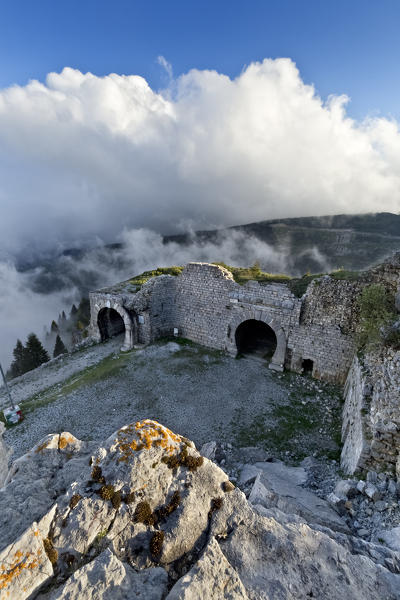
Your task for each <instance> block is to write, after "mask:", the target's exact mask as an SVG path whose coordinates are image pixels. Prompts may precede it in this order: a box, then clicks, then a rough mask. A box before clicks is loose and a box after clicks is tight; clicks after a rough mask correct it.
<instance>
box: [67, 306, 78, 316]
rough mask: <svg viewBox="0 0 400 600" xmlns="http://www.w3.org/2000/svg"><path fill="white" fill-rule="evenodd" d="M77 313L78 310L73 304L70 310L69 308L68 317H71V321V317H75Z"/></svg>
mask: <svg viewBox="0 0 400 600" xmlns="http://www.w3.org/2000/svg"><path fill="white" fill-rule="evenodd" d="M77 312H78V309H77V308H76V306H75V304H73V305H72V308H71V312H70V313H69V316H70V317H71V319H72V318H73V317H75V315H76V313H77Z"/></svg>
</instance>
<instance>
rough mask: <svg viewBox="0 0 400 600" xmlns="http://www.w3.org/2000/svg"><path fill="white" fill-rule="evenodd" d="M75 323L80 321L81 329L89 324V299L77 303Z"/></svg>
mask: <svg viewBox="0 0 400 600" xmlns="http://www.w3.org/2000/svg"><path fill="white" fill-rule="evenodd" d="M76 319H77V321H80V322H81V323H82V325H83V327H86V326H87V325H89V322H90V302H89V298H82V299H81V301H80V302H79V306H78V311H77V314H76Z"/></svg>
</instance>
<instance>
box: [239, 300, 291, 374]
mask: <svg viewBox="0 0 400 600" xmlns="http://www.w3.org/2000/svg"><path fill="white" fill-rule="evenodd" d="M250 320H255V321H261V322H263V323H265V324H266V325H268V326H269V327H270V328H271V329H272V331H273V332H274V334H275V336H276V350H275V352H274V354H273V356H272V358H271V362H270V363H269V368H270V369H273V370H274V371H283V367H284V363H285V356H286V348H287V336H286V334H285V332H284V330H283V329H282V326H281V324H280V322H279V321H278V320H277V319H274V318H271V315H268V314H265V313H264V312H263V311H257V310H244V311H241V312H240V314H238V315H236V316H235V317H234V318H233V319H232V320H231V322H230V323H229V326H228V331H229V334H230V335H229V336H228V343H227V349H228V350H229V351H230V352H231V353H232V354H233V353H235V352H236V351H237V346H236V340H235V333H236V331H237V329H238V327H239V326H240V325H241V324H242V323H243V322H245V321H250Z"/></svg>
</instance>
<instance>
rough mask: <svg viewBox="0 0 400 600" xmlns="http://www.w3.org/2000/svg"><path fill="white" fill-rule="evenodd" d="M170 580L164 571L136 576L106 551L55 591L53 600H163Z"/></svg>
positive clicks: (146, 572) (154, 570)
mask: <svg viewBox="0 0 400 600" xmlns="http://www.w3.org/2000/svg"><path fill="white" fill-rule="evenodd" d="M167 581H168V576H167V573H166V572H165V571H164V569H161V568H160V567H155V568H150V569H145V570H143V571H140V572H139V573H137V572H135V571H134V570H133V569H132V568H131V567H130V566H129V565H127V564H124V563H122V562H121V561H119V560H118V558H117V557H116V556H115V555H114V554H113V553H112V552H111V551H110V550H105V551H104V552H103V553H102V554H100V555H99V556H98V557H96V558H95V559H94V560H93V561H92V562H91V563H89V564H87V565H84V566H83V567H81V568H80V569H78V570H77V571H75V573H74V574H73V575H72V576H71V577H70V578H69V579H68V580H67V582H66V583H65V584H64V585H63V586H62V588H61V589H59V590H55V591H54V592H53V593H52V594H51V595H50V597H49V600H108V599H109V598H112V600H131V599H132V598H137V599H138V600H140V599H143V600H161V598H163V597H164V595H165V592H166V590H167Z"/></svg>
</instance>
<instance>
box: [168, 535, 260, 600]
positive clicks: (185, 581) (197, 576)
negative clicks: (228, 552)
mask: <svg viewBox="0 0 400 600" xmlns="http://www.w3.org/2000/svg"><path fill="white" fill-rule="evenodd" d="M210 598H212V599H213V600H248V596H247V594H246V590H245V588H244V586H243V584H242V582H241V581H240V578H239V576H238V574H237V573H236V571H235V569H233V568H232V566H231V565H230V564H229V562H228V561H227V560H226V558H225V556H224V555H223V553H222V552H221V549H220V547H219V544H218V542H217V541H216V540H215V539H214V538H212V539H211V541H210V542H209V543H208V545H207V547H206V549H205V551H204V552H203V555H202V556H201V558H200V559H199V560H198V561H197V563H196V564H195V565H194V566H193V567H192V568H191V569H190V571H189V572H188V573H187V574H186V575H184V576H183V577H181V579H180V580H179V581H178V582H177V583H176V584H175V585H174V587H173V588H172V590H171V591H170V593H169V594H168V596H167V598H166V600H194V599H196V600H209V599H210Z"/></svg>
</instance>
